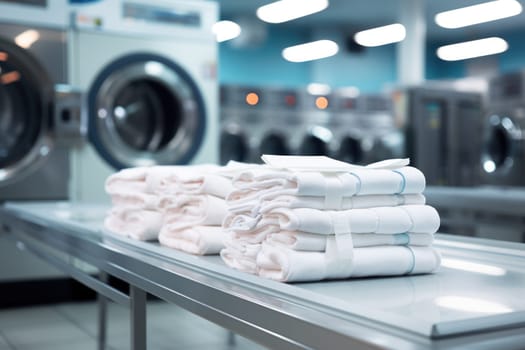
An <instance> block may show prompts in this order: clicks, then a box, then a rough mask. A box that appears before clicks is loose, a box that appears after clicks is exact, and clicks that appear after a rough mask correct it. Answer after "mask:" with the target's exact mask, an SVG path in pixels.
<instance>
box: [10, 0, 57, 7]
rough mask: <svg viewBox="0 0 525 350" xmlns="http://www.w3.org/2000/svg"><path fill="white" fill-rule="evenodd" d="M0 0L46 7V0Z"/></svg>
mask: <svg viewBox="0 0 525 350" xmlns="http://www.w3.org/2000/svg"><path fill="white" fill-rule="evenodd" d="M0 2H10V3H14V4H21V5H28V6H39V7H47V0H0Z"/></svg>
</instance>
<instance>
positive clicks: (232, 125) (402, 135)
mask: <svg viewBox="0 0 525 350" xmlns="http://www.w3.org/2000/svg"><path fill="white" fill-rule="evenodd" d="M220 96H221V101H220V106H221V113H220V116H221V124H220V125H221V136H220V142H221V152H220V158H221V162H222V163H223V164H225V163H226V162H228V161H229V160H237V161H246V162H260V161H261V160H260V157H261V155H262V154H265V153H268V154H293V155H326V156H330V157H333V158H336V159H339V160H342V161H346V162H350V163H355V164H368V163H371V162H375V161H380V160H383V159H387V158H399V157H409V158H410V160H411V164H412V165H414V166H416V167H418V168H420V169H421V170H422V171H423V172H424V173H425V176H426V178H427V183H428V184H429V185H438V186H479V185H494V186H525V73H524V72H515V73H509V74H505V75H501V76H497V77H494V78H492V79H491V80H490V83H489V88H488V93H487V94H482V93H479V92H472V91H471V92H468V91H467V92H466V91H459V90H457V89H453V88H450V87H447V88H443V87H435V86H432V85H430V84H427V85H424V86H417V87H404V88H397V89H393V90H392V91H391V92H390V93H388V94H383V95H371V94H356V93H355V91H354V90H351V89H338V90H335V91H332V92H330V93H324V94H323V93H309V92H308V90H307V89H287V88H271V87H265V88H256V87H248V86H222V87H221V90H220Z"/></svg>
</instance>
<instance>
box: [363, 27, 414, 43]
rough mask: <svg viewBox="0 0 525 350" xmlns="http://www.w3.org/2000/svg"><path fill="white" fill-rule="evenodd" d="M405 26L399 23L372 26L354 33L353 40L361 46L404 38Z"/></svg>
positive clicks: (397, 40)
mask: <svg viewBox="0 0 525 350" xmlns="http://www.w3.org/2000/svg"><path fill="white" fill-rule="evenodd" d="M405 36H406V30H405V26H404V25H402V24H400V23H394V24H389V25H387V26H382V27H377V28H372V29H367V30H363V31H361V32H358V33H355V35H354V40H355V41H356V42H357V43H358V44H359V45H361V46H368V47H374V46H381V45H387V44H392V43H397V42H399V41H402V40H403V39H405Z"/></svg>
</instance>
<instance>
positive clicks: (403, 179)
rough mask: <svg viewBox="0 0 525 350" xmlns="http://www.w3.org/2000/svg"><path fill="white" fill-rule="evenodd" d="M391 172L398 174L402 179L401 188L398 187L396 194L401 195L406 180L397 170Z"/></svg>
mask: <svg viewBox="0 0 525 350" xmlns="http://www.w3.org/2000/svg"><path fill="white" fill-rule="evenodd" d="M392 171H393V172H394V173H398V174H399V175H400V176H401V179H402V180H401V186H400V187H401V188H400V189H399V192H397V194H399V193H403V192H404V191H405V188H406V186H407V180H406V179H405V176H404V175H403V174H402V173H400V172H399V171H397V170H392Z"/></svg>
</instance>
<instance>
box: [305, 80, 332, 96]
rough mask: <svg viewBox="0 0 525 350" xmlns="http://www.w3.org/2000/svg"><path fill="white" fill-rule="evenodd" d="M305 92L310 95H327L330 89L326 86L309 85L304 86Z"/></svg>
mask: <svg viewBox="0 0 525 350" xmlns="http://www.w3.org/2000/svg"><path fill="white" fill-rule="evenodd" d="M306 91H308V93H309V94H311V95H328V94H329V93H330V91H332V88H330V85H328V84H321V83H310V84H308V85H307V86H306Z"/></svg>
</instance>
